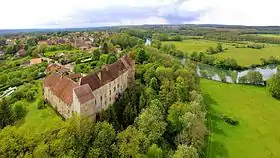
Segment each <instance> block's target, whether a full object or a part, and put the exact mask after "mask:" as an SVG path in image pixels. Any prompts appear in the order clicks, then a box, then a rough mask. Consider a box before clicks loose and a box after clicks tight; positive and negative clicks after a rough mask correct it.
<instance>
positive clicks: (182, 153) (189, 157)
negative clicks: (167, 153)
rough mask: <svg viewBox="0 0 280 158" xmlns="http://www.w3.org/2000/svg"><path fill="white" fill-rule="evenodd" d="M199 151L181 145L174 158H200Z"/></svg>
mask: <svg viewBox="0 0 280 158" xmlns="http://www.w3.org/2000/svg"><path fill="white" fill-rule="evenodd" d="M198 157H199V155H198V153H197V150H196V149H195V148H194V147H192V146H187V145H180V146H179V147H178V149H177V150H176V152H175V154H174V155H173V158H198Z"/></svg>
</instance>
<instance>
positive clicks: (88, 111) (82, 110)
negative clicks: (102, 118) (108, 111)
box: [73, 91, 96, 119]
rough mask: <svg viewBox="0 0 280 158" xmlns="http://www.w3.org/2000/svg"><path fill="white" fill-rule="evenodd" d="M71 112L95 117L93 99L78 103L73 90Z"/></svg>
mask: <svg viewBox="0 0 280 158" xmlns="http://www.w3.org/2000/svg"><path fill="white" fill-rule="evenodd" d="M73 112H76V113H77V114H79V115H85V116H91V117H93V119H95V117H96V109H95V99H92V100H89V101H88V102H86V103H84V104H80V102H79V100H78V97H77V95H76V94H75V93H74V91H73Z"/></svg>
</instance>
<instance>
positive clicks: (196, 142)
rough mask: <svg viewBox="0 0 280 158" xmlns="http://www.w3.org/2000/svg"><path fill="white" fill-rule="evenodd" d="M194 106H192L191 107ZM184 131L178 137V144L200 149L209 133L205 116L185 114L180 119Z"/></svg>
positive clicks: (202, 114)
mask: <svg viewBox="0 0 280 158" xmlns="http://www.w3.org/2000/svg"><path fill="white" fill-rule="evenodd" d="M190 106H192V105H190ZM180 122H181V124H182V127H183V129H182V131H181V132H180V133H179V134H178V135H177V137H176V143H177V144H191V145H193V146H194V147H197V148H200V147H201V146H202V145H203V144H204V137H205V135H206V133H207V128H206V126H205V123H204V122H205V114H204V113H201V114H194V113H192V112H187V113H185V114H184V115H183V116H182V117H180Z"/></svg>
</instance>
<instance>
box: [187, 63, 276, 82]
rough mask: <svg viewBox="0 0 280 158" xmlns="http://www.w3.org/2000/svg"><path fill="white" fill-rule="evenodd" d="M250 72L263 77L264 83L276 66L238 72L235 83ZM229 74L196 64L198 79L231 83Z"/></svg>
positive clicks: (229, 71) (225, 71) (228, 71)
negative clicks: (203, 78)
mask: <svg viewBox="0 0 280 158" xmlns="http://www.w3.org/2000/svg"><path fill="white" fill-rule="evenodd" d="M184 62H185V61H184ZM250 70H252V71H257V72H260V73H261V74H262V76H263V80H264V81H266V80H268V79H269V78H270V77H272V75H274V74H276V72H277V68H276V65H269V66H265V67H258V68H254V69H249V70H244V71H239V72H237V80H236V82H237V83H238V80H239V78H240V77H242V76H245V75H247V73H248V72H249V71H250ZM231 73H232V71H231V70H223V69H219V68H216V67H213V66H209V65H205V64H198V66H197V74H198V75H199V76H200V77H206V78H209V79H211V80H215V81H222V79H221V78H223V77H224V78H225V79H224V80H225V82H228V83H233V79H232V76H231Z"/></svg>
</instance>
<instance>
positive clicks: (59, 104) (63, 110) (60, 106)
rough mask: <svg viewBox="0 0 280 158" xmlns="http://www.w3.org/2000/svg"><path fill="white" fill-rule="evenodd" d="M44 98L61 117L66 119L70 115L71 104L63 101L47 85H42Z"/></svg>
mask: <svg viewBox="0 0 280 158" xmlns="http://www.w3.org/2000/svg"><path fill="white" fill-rule="evenodd" d="M44 98H45V100H47V101H48V103H50V104H51V105H52V107H53V108H54V109H55V110H56V111H57V112H58V113H59V114H60V115H61V116H62V117H63V118H65V119H67V118H69V117H71V116H72V105H68V104H66V103H64V102H63V101H62V100H60V99H59V98H58V97H57V96H56V95H54V94H53V93H52V91H51V90H50V89H49V88H48V87H44Z"/></svg>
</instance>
